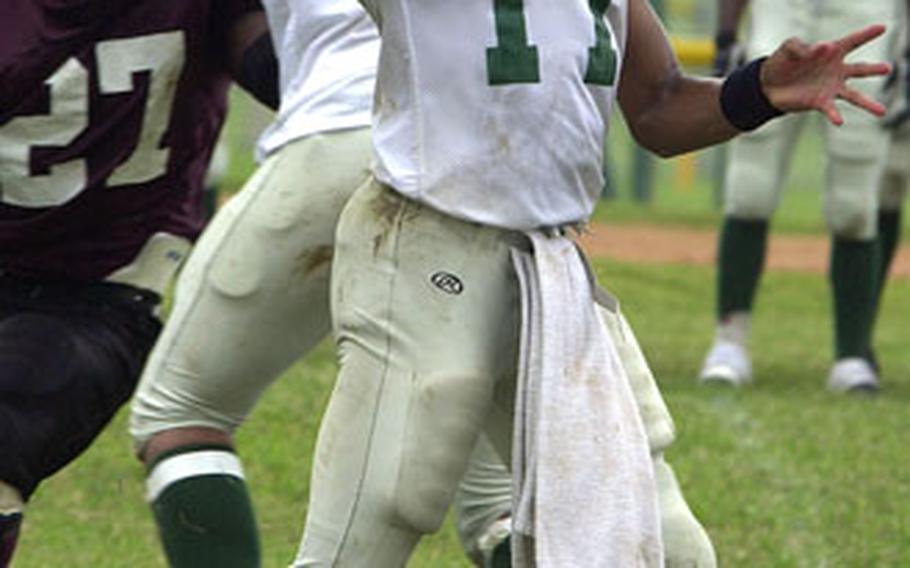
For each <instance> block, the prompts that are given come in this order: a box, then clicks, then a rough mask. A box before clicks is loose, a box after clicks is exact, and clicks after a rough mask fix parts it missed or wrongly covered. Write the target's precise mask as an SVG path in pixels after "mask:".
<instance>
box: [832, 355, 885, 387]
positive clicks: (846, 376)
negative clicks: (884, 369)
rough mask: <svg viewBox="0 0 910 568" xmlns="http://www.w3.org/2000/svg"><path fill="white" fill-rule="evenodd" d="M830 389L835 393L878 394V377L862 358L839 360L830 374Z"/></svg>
mask: <svg viewBox="0 0 910 568" xmlns="http://www.w3.org/2000/svg"><path fill="white" fill-rule="evenodd" d="M828 388H829V389H831V390H832V391H834V392H876V391H878V389H879V385H878V375H877V374H876V373H875V370H874V369H873V368H872V365H870V364H869V361H867V360H866V359H863V358H862V357H846V358H844V359H838V360H837V361H835V362H834V366H833V367H831V372H830V373H828Z"/></svg>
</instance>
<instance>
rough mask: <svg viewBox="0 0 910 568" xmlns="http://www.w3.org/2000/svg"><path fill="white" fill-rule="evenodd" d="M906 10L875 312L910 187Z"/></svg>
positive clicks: (894, 83) (893, 89)
mask: <svg viewBox="0 0 910 568" xmlns="http://www.w3.org/2000/svg"><path fill="white" fill-rule="evenodd" d="M908 5H910V2H908ZM903 8H904V13H903V23H904V25H903V26H902V28H901V30H900V33H899V34H894V35H895V41H894V48H893V54H894V56H893V57H894V61H895V66H894V71H892V73H891V76H890V77H889V78H888V82H887V83H886V85H885V93H884V99H885V100H886V102H887V105H888V115H887V116H886V117H885V120H884V126H885V128H886V129H887V131H888V133H889V134H890V136H891V145H890V148H889V150H888V159H887V161H886V162H885V172H884V175H882V181H881V191H880V193H879V209H878V239H879V243H880V252H879V270H878V294H877V296H876V300H877V302H876V311H878V307H879V305H880V303H881V298H882V294H883V293H884V290H885V284H886V283H887V280H888V272H889V270H890V268H891V263H892V261H893V260H894V256H895V254H896V253H897V247H898V245H899V243H900V239H901V217H902V209H903V205H904V199H906V197H907V190H908V187H910V162H908V160H907V157H908V156H910V45H908V43H907V38H908V29H910V22H908V18H910V7H908V6H903Z"/></svg>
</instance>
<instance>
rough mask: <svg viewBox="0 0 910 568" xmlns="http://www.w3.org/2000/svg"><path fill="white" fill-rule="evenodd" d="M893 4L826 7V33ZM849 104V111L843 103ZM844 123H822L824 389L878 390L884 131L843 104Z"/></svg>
mask: <svg viewBox="0 0 910 568" xmlns="http://www.w3.org/2000/svg"><path fill="white" fill-rule="evenodd" d="M897 4H898V3H897V2H871V3H870V2H861V3H849V2H848V3H845V4H844V6H838V7H837V9H835V8H833V7H828V10H827V11H826V12H825V17H824V18H823V19H822V20H821V24H822V26H829V29H828V30H823V31H826V32H830V31H834V30H835V29H839V30H843V29H848V28H849V27H850V26H853V25H855V22H857V21H871V19H875V20H877V21H889V22H891V21H898V20H897V14H896V9H897ZM889 49H890V48H889V45H888V42H887V41H882V42H877V43H873V44H870V45H865V46H863V47H862V48H861V49H859V50H858V51H857V52H856V53H854V54H852V56H851V57H856V58H860V59H865V58H869V57H873V58H878V59H887V57H888V55H889V53H888V51H889ZM883 83H884V79H882V78H873V79H870V80H868V81H862V82H860V83H858V84H857V87H856V88H857V89H859V90H862V91H863V92H865V93H866V94H869V95H872V96H875V95H876V94H877V93H880V92H881V89H882V85H883ZM847 107H849V108H847ZM843 115H844V119H845V120H847V121H849V124H850V127H849V128H836V127H831V126H830V125H826V127H825V133H826V142H827V151H828V162H827V171H826V190H827V191H826V194H825V197H826V199H825V212H826V217H827V221H828V227H829V229H830V231H831V233H832V241H833V242H832V247H831V267H830V278H831V285H832V290H833V294H834V323H835V337H836V345H835V358H836V360H835V362H834V365H833V366H832V368H831V371H830V373H829V375H828V386H829V388H831V389H832V390H835V391H854V390H861V391H868V390H876V389H877V388H878V376H877V373H876V371H875V369H874V366H873V365H872V364H870V361H869V360H868V359H867V357H868V355H869V353H870V348H871V332H872V322H873V319H874V314H875V306H876V304H877V300H878V290H879V283H878V279H879V274H880V262H879V260H878V255H879V253H880V250H879V244H878V241H877V237H876V231H877V227H876V222H877V213H878V193H879V189H880V188H879V184H880V183H881V177H882V174H883V172H884V167H885V161H886V158H887V152H888V143H889V134H888V132H887V131H886V130H884V129H883V128H882V127H881V124H880V121H878V120H876V119H875V118H874V117H872V116H869V115H867V114H866V113H863V112H860V111H857V110H856V109H855V108H854V107H850V105H845V108H844V109H843Z"/></svg>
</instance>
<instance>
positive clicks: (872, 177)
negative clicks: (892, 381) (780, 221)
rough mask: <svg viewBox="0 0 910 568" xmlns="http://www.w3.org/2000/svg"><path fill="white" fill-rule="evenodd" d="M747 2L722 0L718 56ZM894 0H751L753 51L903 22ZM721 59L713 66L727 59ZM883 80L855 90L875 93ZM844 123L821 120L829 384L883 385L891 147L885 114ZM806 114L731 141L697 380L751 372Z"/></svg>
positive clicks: (869, 50) (880, 49)
mask: <svg viewBox="0 0 910 568" xmlns="http://www.w3.org/2000/svg"><path fill="white" fill-rule="evenodd" d="M745 4H747V2H745V1H744V0H719V7H720V10H721V16H722V17H721V18H719V20H718V24H719V29H718V33H717V38H718V46H717V47H718V54H719V59H726V60H729V59H731V57H730V56H729V55H728V54H729V53H730V52H731V51H732V49H733V47H732V46H733V45H735V43H734V42H735V37H736V29H737V25H738V22H739V18H738V16H739V15H740V14H741V12H742V8H743V6H744V5H745ZM896 10H897V2H896V1H895V0H882V1H877V2H852V1H849V0H832V1H830V2H815V1H813V0H753V2H752V3H751V11H750V16H751V17H750V20H749V37H748V45H747V48H746V52H747V53H748V54H749V56H751V57H755V56H757V55H760V54H762V53H768V52H770V51H771V50H772V49H773V48H774V46H776V45H777V44H779V43H780V42H781V41H783V40H784V39H786V38H787V37H790V36H799V37H804V38H806V39H809V40H813V41H817V40H819V39H821V38H824V37H834V36H837V35H840V34H843V33H844V32H845V31H846V30H849V29H853V28H855V27H857V26H861V25H864V24H868V23H869V22H897V21H899V20H898V19H897V12H896ZM888 49H889V45H888V42H887V41H879V42H874V43H871V44H868V45H866V46H864V47H863V48H862V49H861V50H859V52H858V53H857V57H862V58H865V59H872V60H885V59H887V58H888V56H889V53H888ZM720 66H722V64H718V65H716V67H720ZM882 82H883V79H876V80H872V81H864V82H863V84H862V85H861V86H859V87H857V88H858V89H861V90H862V91H863V92H865V93H878V92H879V89H880V88H881V85H882ZM844 116H845V118H846V120H847V122H848V124H849V126H848V127H847V128H835V127H833V126H831V125H830V124H825V125H824V130H825V132H824V133H825V148H826V151H827V157H828V159H827V165H826V171H825V187H826V191H825V215H826V219H827V224H828V229H829V230H830V231H831V234H832V240H831V264H830V274H829V275H830V280H831V286H832V292H833V296H834V302H833V307H834V331H835V362H834V365H833V366H832V368H831V371H830V373H829V375H828V386H829V387H830V388H831V389H833V390H836V391H848V390H853V389H863V390H870V389H871V390H874V389H877V388H878V376H877V370H876V368H875V363H874V360H873V358H872V357H871V352H870V337H871V325H872V320H873V317H874V306H875V298H876V295H877V287H878V283H877V277H878V269H877V260H876V259H877V248H878V247H877V242H876V213H877V191H878V186H879V181H880V179H881V175H882V168H883V166H884V158H885V155H886V150H887V146H888V136H887V134H886V133H885V132H884V131H883V130H882V129H881V127H880V124H879V122H878V121H877V120H876V119H875V118H874V117H872V116H868V115H866V114H865V113H863V112H861V111H859V110H857V109H850V108H845V109H844ZM803 124H804V118H803V117H799V116H793V117H786V118H784V119H783V120H779V121H774V122H773V123H770V124H768V125H766V126H764V127H762V128H760V129H759V130H757V131H755V132H753V133H750V134H748V135H746V136H743V137H741V138H739V139H737V140H736V141H734V142H733V143H732V144H731V145H730V151H729V163H728V167H727V175H726V180H725V199H724V223H723V227H722V229H721V231H720V240H719V245H718V256H717V258H718V261H717V262H718V278H717V330H716V335H715V340H714V345H713V346H712V347H711V350H710V352H709V353H708V355H707V357H706V358H705V362H704V365H703V367H702V370H701V374H700V379H701V380H703V381H723V382H726V383H729V384H733V385H740V384H743V383H747V382H749V381H750V380H751V378H752V364H751V360H750V356H749V351H748V341H749V331H750V327H751V314H752V305H753V300H754V297H755V293H756V289H757V287H758V282H759V279H760V276H761V272H762V268H763V265H764V258H765V250H766V247H767V240H768V226H769V219H770V218H771V216H772V215H773V213H774V210H775V208H776V207H777V204H778V201H779V198H780V192H781V188H782V186H783V182H784V179H785V176H786V173H787V170H788V169H789V165H790V159H791V156H792V155H793V149H794V146H795V143H796V139H797V136H798V134H799V131H800V128H801V127H802V125H803Z"/></svg>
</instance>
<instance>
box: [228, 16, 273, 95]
mask: <svg viewBox="0 0 910 568" xmlns="http://www.w3.org/2000/svg"><path fill="white" fill-rule="evenodd" d="M228 64H229V67H230V69H231V75H232V76H233V78H234V80H235V81H236V82H237V84H238V85H240V86H241V87H243V89H244V90H245V91H247V92H249V93H250V94H251V95H253V96H254V97H255V98H256V100H258V101H259V102H260V103H262V104H264V105H265V106H267V107H269V108H271V109H273V110H274V109H277V108H278V104H279V102H280V101H279V99H280V96H279V90H280V89H279V78H278V60H277V58H276V56H275V50H274V47H273V46H272V39H271V36H270V35H269V30H268V26H267V23H266V19H265V14H264V13H263V12H261V11H255V12H250V13H248V14H245V15H243V16H241V17H239V18H237V21H236V22H234V24H233V26H232V28H231V30H230V33H229V35H228Z"/></svg>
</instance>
